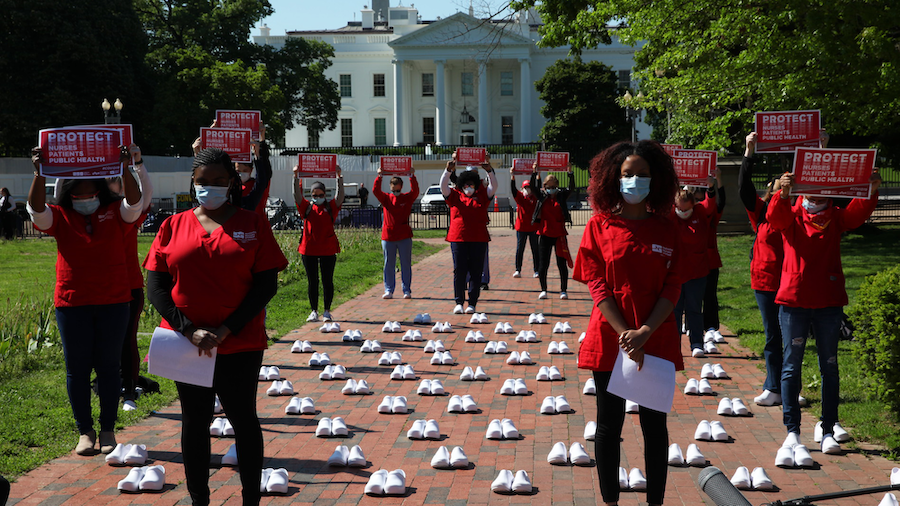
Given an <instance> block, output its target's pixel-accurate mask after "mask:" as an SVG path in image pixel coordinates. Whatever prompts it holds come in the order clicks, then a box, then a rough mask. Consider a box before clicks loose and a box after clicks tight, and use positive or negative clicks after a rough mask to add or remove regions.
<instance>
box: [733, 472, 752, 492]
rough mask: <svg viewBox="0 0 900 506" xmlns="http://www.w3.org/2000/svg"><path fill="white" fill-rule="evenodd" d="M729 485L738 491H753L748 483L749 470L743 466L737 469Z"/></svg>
mask: <svg viewBox="0 0 900 506" xmlns="http://www.w3.org/2000/svg"><path fill="white" fill-rule="evenodd" d="M731 484H732V485H734V486H735V488H737V489H738V490H751V489H753V484H752V483H751V481H750V470H749V469H747V468H746V467H744V466H741V467H739V468H737V469H736V470H735V471H734V476H732V477H731Z"/></svg>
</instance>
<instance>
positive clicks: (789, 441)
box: [775, 432, 815, 467]
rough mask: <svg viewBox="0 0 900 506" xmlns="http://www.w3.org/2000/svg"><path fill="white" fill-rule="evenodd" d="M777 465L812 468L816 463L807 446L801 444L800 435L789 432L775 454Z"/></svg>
mask: <svg viewBox="0 0 900 506" xmlns="http://www.w3.org/2000/svg"><path fill="white" fill-rule="evenodd" d="M775 465H776V466H778V467H812V466H814V465H815V461H814V460H813V458H812V455H811V454H810V453H809V449H808V448H806V446H805V445H802V444H800V435H799V434H797V433H796V432H789V433H788V435H787V437H786V438H785V439H784V443H782V444H781V448H779V449H778V452H777V453H776V454H775Z"/></svg>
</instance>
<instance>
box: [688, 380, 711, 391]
mask: <svg viewBox="0 0 900 506" xmlns="http://www.w3.org/2000/svg"><path fill="white" fill-rule="evenodd" d="M684 393H685V394H686V395H713V388H712V385H710V384H709V380H708V379H706V378H701V379H700V380H699V381H698V380H696V379H695V378H691V379H689V380H687V384H686V385H684Z"/></svg>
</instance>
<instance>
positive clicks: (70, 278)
mask: <svg viewBox="0 0 900 506" xmlns="http://www.w3.org/2000/svg"><path fill="white" fill-rule="evenodd" d="M121 205H122V204H121V202H120V201H118V200H115V201H113V202H111V203H109V204H107V205H105V206H101V207H100V208H99V209H97V211H95V212H94V213H93V214H91V215H90V216H84V215H82V214H80V213H78V212H77V211H75V210H74V209H66V208H63V207H60V206H56V205H52V204H48V205H47V207H48V208H49V209H50V211H51V212H52V213H53V225H51V226H50V228H48V229H46V230H41V229H38V230H41V232H43V233H45V234H48V235H51V236H53V237H55V238H56V250H57V255H56V289H55V290H54V293H53V305H54V306H56V307H75V306H94V305H103V304H118V303H121V302H129V301H130V300H131V286H130V284H129V277H128V267H127V264H126V259H127V255H126V251H125V250H126V248H125V235H126V233H127V232H128V230H129V229H131V228H134V224H133V223H125V222H124V221H122V216H121V215H120V214H119V206H121ZM88 220H90V224H91V231H92V232H91V233H88V232H87V223H88ZM35 228H37V227H35ZM135 247H137V246H135Z"/></svg>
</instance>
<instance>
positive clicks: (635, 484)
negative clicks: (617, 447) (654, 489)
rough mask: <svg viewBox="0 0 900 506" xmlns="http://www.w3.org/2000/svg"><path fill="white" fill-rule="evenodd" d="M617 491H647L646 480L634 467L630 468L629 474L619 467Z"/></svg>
mask: <svg viewBox="0 0 900 506" xmlns="http://www.w3.org/2000/svg"><path fill="white" fill-rule="evenodd" d="M619 489H620V490H647V478H645V477H644V473H643V472H641V470H640V469H638V468H636V467H632V468H631V472H628V471H626V470H625V468H624V467H620V468H619Z"/></svg>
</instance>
